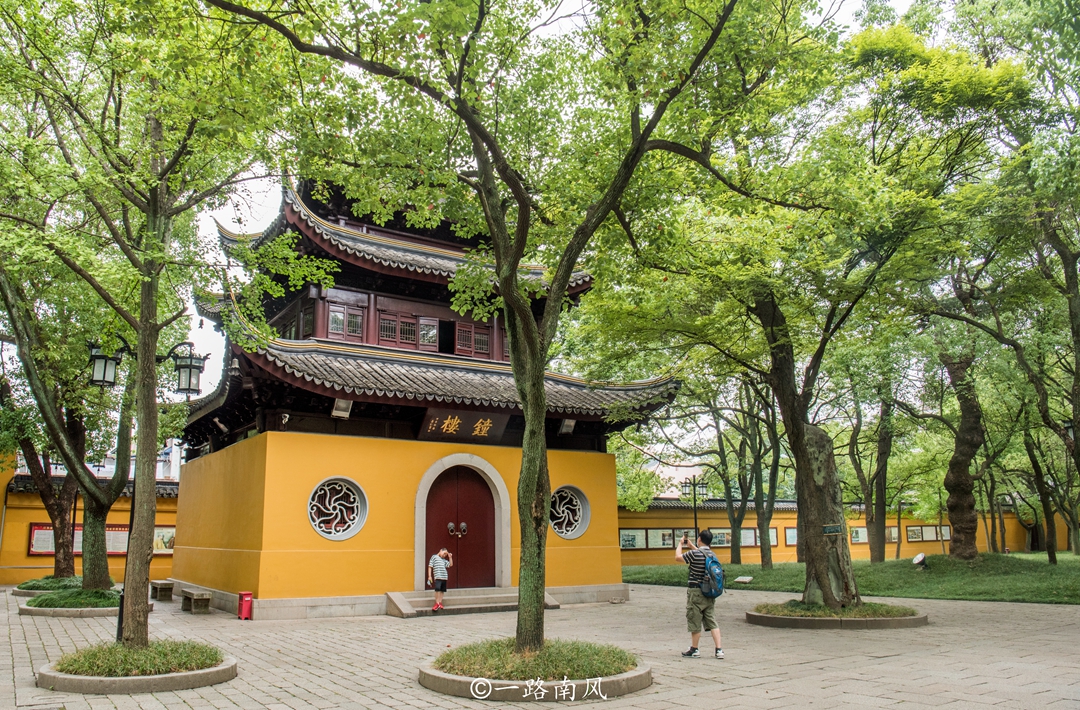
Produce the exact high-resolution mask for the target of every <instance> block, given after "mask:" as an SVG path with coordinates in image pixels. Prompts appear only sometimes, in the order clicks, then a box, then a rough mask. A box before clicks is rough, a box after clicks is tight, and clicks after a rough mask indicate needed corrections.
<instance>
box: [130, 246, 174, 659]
mask: <svg viewBox="0 0 1080 710" xmlns="http://www.w3.org/2000/svg"><path fill="white" fill-rule="evenodd" d="M162 241H163V242H164V240H162ZM147 268H148V269H149V270H150V272H151V273H152V274H154V275H152V276H148V277H144V279H143V282H142V284H141V287H140V294H139V302H140V310H139V313H140V315H139V322H140V323H141V325H142V327H141V328H140V329H139V332H138V340H137V345H136V352H137V358H136V360H137V363H136V368H135V413H136V414H135V419H136V421H137V422H138V427H139V428H138V439H137V442H136V448H135V494H134V496H133V497H132V501H131V505H132V506H133V507H134V514H133V516H132V526H131V530H130V531H129V533H128V549H127V561H126V570H125V573H124V628H123V643H124V645H125V646H130V647H133V648H141V647H144V646H146V645H147V643H148V642H149V613H150V608H149V600H148V598H147V594H148V591H149V588H150V560H151V558H152V557H153V555H154V523H155V519H156V516H157V488H156V480H155V479H156V473H157V451H158V441H157V437H158V405H157V345H158V334H159V331H158V329H157V290H158V281H157V275H156V271H155V266H154V265H153V263H151V262H149V261H148V262H147Z"/></svg>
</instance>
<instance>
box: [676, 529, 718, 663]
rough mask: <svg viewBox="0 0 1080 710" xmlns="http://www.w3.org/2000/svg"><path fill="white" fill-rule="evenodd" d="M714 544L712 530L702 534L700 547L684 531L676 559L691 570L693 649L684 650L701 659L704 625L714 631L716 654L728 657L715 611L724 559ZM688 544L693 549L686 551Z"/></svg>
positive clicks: (688, 605) (689, 593)
mask: <svg viewBox="0 0 1080 710" xmlns="http://www.w3.org/2000/svg"><path fill="white" fill-rule="evenodd" d="M710 543H712V532H711V531H709V530H707V529H706V530H702V531H701V532H700V533H698V545H697V547H695V546H694V545H693V544H691V543H690V540H689V539H688V538H687V536H686V535H685V534H684V535H683V536H682V539H681V540H679V544H678V546H676V548H675V558H676V559H677V560H679V561H680V562H685V563H686V564H687V565H688V566H689V569H690V574H689V578H688V579H687V589H686V628H687V630H688V631H689V632H690V648H688V649H686V651H684V652H683V654H682V655H683V656H684V657H685V658H701V652H700V651H698V641H700V640H701V629H702V628H703V627H704V629H705V630H706V631H709V632H710V633H712V637H713V641H714V642H715V643H716V656H715V657H716V658H723V657H724V650H723V648H721V646H720V628H719V627H718V626H717V625H716V617H715V616H714V614H713V607H714V606H715V605H716V597H718V596H720V595H721V594H723V591H724V575H723V571H722V569H721V567H720V561H719V560H717V559H716V555H714V554H713V551H712V550H710V549H709V544H710ZM684 547H688V548H689V549H687V550H685V551H684V550H683V548H684Z"/></svg>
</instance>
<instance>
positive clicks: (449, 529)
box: [446, 523, 458, 535]
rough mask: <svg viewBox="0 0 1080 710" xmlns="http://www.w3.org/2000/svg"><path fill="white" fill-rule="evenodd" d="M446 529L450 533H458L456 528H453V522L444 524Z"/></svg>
mask: <svg viewBox="0 0 1080 710" xmlns="http://www.w3.org/2000/svg"><path fill="white" fill-rule="evenodd" d="M446 531H447V532H448V533H450V534H451V535H457V534H458V532H457V530H455V529H454V524H453V523H447V524H446Z"/></svg>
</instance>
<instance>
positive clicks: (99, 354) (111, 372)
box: [87, 343, 124, 387]
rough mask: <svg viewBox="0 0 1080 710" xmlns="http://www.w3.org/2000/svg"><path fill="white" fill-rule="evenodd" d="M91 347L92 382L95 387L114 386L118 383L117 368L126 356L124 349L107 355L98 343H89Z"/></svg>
mask: <svg viewBox="0 0 1080 710" xmlns="http://www.w3.org/2000/svg"><path fill="white" fill-rule="evenodd" d="M87 346H88V347H89V348H90V384H91V385H93V386H95V387H112V386H113V385H115V384H116V368H117V367H119V366H120V361H121V360H122V359H123V357H124V350H123V349H120V350H117V351H116V352H115V353H113V354H112V355H106V354H105V351H104V350H102V349H101V348H100V347H98V345H97V344H96V343H87Z"/></svg>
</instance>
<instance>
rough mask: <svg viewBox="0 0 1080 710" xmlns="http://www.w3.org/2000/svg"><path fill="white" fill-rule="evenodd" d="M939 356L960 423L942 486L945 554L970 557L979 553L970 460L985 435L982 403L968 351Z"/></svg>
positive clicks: (973, 484)
mask: <svg viewBox="0 0 1080 710" xmlns="http://www.w3.org/2000/svg"><path fill="white" fill-rule="evenodd" d="M939 359H940V360H941V363H942V364H943V365H944V366H945V370H946V372H948V374H949V382H950V383H951V384H952V388H953V393H954V394H955V396H956V401H957V403H958V404H959V405H960V423H959V425H958V426H957V427H956V437H955V439H954V441H953V454H952V457H951V458H950V459H949V469H948V472H947V473H946V474H945V490H946V491H948V492H949V497H948V498H947V499H946V501H945V505H946V507H947V508H948V511H949V525H951V526H952V539H951V540H950V541H949V556H950V557H953V558H956V559H961V560H971V559H974V558H975V556H976V555H978V554H979V550H978V547H977V546H976V534H977V532H978V529H979V517H978V514H977V513H976V512H975V479H974V478H973V477H972V475H971V462H972V460H973V459H974V458H975V455H976V454H977V453H978V451H979V447H980V446H982V445H983V441H984V438H985V437H984V434H983V423H982V407H981V406H980V405H979V399H978V397H977V396H976V393H975V381H974V379H973V378H972V377H971V366H972V363H974V361H975V358H974V356H972V355H964V356H962V357H953V356H951V355H949V354H947V353H941V355H939Z"/></svg>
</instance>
